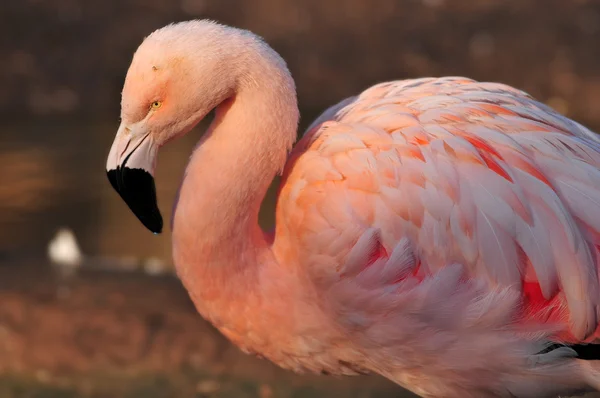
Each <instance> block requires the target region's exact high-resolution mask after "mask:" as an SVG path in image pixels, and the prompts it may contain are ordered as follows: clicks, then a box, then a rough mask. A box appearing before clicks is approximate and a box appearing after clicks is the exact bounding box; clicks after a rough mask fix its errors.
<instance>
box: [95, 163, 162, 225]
mask: <svg viewBox="0 0 600 398" xmlns="http://www.w3.org/2000/svg"><path fill="white" fill-rule="evenodd" d="M106 174H107V176H108V180H109V181H110V185H112V187H113V188H114V190H115V191H117V193H118V194H119V196H121V198H122V199H123V200H124V201H125V203H127V206H129V208H130V209H131V211H132V212H133V214H135V216H136V217H137V218H138V219H139V220H140V222H141V223H142V224H143V225H144V226H145V227H146V228H148V229H149V230H150V232H152V233H154V234H160V233H161V232H162V228H163V219H162V215H161V214H160V210H159V209H158V204H157V201H156V188H155V186H154V178H153V177H152V175H151V174H150V173H148V172H147V171H146V170H143V169H130V168H128V167H117V168H116V169H111V170H108V171H107V172H106Z"/></svg>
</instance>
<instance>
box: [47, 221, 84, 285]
mask: <svg viewBox="0 0 600 398" xmlns="http://www.w3.org/2000/svg"><path fill="white" fill-rule="evenodd" d="M48 258H49V259H50V261H51V262H52V264H53V266H54V268H55V269H57V270H58V272H59V274H60V276H61V277H63V278H69V277H72V276H73V275H75V273H76V272H77V269H79V267H81V263H82V262H83V255H82V254H81V250H80V249H79V245H78V243H77V238H75V234H74V233H73V231H72V230H71V229H69V228H64V227H63V228H60V229H59V230H58V232H57V233H56V235H54V238H53V239H52V240H51V241H50V243H49V244H48Z"/></svg>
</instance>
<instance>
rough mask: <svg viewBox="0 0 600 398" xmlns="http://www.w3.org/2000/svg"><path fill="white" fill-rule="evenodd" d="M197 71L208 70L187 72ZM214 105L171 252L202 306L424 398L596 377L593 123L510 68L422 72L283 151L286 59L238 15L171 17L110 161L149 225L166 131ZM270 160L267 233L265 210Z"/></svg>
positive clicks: (559, 390) (298, 367) (521, 389)
mask: <svg viewBox="0 0 600 398" xmlns="http://www.w3.org/2000/svg"><path fill="white" fill-rule="evenodd" d="M190 43H193V44H194V46H198V48H197V49H196V47H191V44H190ZM206 54H210V55H212V56H206ZM228 54H235V57H233V55H232V56H231V57H230V56H229V55H228ZM163 69H164V70H165V72H164V73H165V74H162V73H163V72H162V70H163ZM189 76H216V78H215V79H214V80H210V82H209V81H208V80H202V79H201V78H198V80H197V81H194V84H197V85H198V86H199V87H198V88H197V90H196V91H193V90H191V89H190V87H191V85H192V82H191V81H190V80H189ZM170 93H181V95H178V96H176V97H170ZM169 100H170V101H171V102H169ZM163 101H164V103H163ZM178 101H179V102H178ZM196 103H198V104H199V105H194V104H196ZM157 104H158V105H157ZM213 107H216V108H217V111H216V116H215V121H214V122H213V124H212V125H211V127H210V128H209V131H208V132H207V133H206V135H205V137H204V138H203V139H202V140H201V142H200V144H199V146H198V147H197V149H196V150H195V151H194V154H193V155H192V158H191V159H190V163H189V165H188V168H187V171H186V175H185V177H184V180H183V182H182V186H181V189H180V192H179V196H178V202H177V204H176V210H175V214H174V218H173V255H174V259H175V263H176V265H177V271H178V274H179V276H180V277H181V279H182V281H183V283H184V285H185V287H186V289H187V290H188V291H189V293H190V296H191V298H192V300H193V301H194V303H195V305H196V307H197V309H198V311H199V312H200V313H201V314H202V315H203V316H204V317H205V318H206V319H208V320H209V321H210V322H212V323H213V324H214V325H215V326H216V327H217V328H218V329H219V330H220V331H221V332H223V333H224V334H225V335H226V336H227V337H228V338H229V339H231V340H232V341H233V342H234V343H236V344H237V345H238V346H240V348H242V349H243V350H244V351H246V352H253V353H256V354H259V355H261V356H264V357H267V358H268V359H270V360H271V361H273V362H275V363H277V364H279V365H280V366H282V367H285V368H288V369H293V370H295V371H304V370H309V371H314V372H322V373H328V374H345V375H353V374H359V373H368V372H376V373H379V374H381V375H383V376H385V377H387V378H389V379H391V380H393V381H395V382H397V383H398V384H400V385H402V386H404V387H406V388H409V389H410V390H412V391H414V392H415V393H417V394H419V395H421V396H423V397H449V398H453V397H490V398H491V397H520V398H534V397H555V396H558V395H559V394H574V393H584V392H586V391H592V390H595V389H600V365H598V360H599V359H600V355H598V351H597V349H596V348H595V347H596V346H595V345H594V344H593V343H597V342H598V341H599V340H600V329H599V325H600V322H599V317H600V310H599V308H600V303H599V301H600V293H599V286H598V285H599V278H598V261H600V260H599V251H598V248H599V246H598V245H600V234H599V231H600V140H599V139H598V138H597V137H596V136H595V135H594V134H593V133H592V132H591V131H589V130H588V129H586V128H585V127H583V126H582V125H580V124H578V123H576V122H574V121H572V120H570V119H568V118H566V117H564V116H561V115H559V114H558V113H556V112H555V111H554V110H552V109H551V108H549V107H547V106H545V105H543V104H541V103H539V102H537V101H535V100H534V99H533V98H532V97H530V96H529V95H527V94H526V93H524V92H522V91H519V90H516V89H514V88H512V87H509V86H506V85H502V84H496V83H480V82H476V81H474V80H471V79H467V78H461V77H446V78H426V79H416V80H404V81H394V82H387V83H382V84H378V85H376V86H373V87H371V88H369V89H367V90H366V91H364V92H362V93H361V94H359V95H358V96H356V97H351V98H349V99H347V100H344V101H342V102H341V103H339V104H338V105H336V106H334V107H332V108H330V109H329V110H327V111H326V112H325V113H324V114H323V115H322V116H321V117H320V118H318V119H317V120H316V121H315V122H314V123H313V124H312V125H311V127H310V128H309V131H307V133H306V134H305V135H304V136H303V138H302V139H301V141H300V142H299V143H298V144H297V145H296V146H295V147H294V149H293V151H292V152H291V154H290V155H289V157H288V156H287V153H288V150H289V149H290V147H291V144H292V142H293V140H294V138H295V129H296V124H297V117H298V114H297V104H296V98H295V92H294V86H293V80H292V79H291V76H290V75H289V72H288V71H287V68H286V67H285V63H284V62H283V60H281V58H280V57H279V56H278V55H277V54H276V53H275V52H274V51H273V50H272V49H270V48H269V47H268V46H267V45H266V44H264V42H262V41H260V40H258V39H257V38H256V37H255V36H254V35H252V34H250V33H249V32H245V31H239V30H237V29H233V28H229V27H223V26H221V25H216V24H213V23H209V22H206V21H194V22H188V23H182V24H177V25H173V26H170V27H167V28H164V29H162V30H159V31H157V32H155V33H153V34H152V35H151V36H150V37H149V38H148V39H146V41H145V42H144V43H143V44H142V46H140V49H138V52H137V53H136V55H135V56H134V60H133V62H132V66H131V68H130V71H129V73H128V77H127V79H126V83H125V89H124V93H123V124H122V126H121V128H120V130H119V133H118V134H117V138H116V140H115V144H114V145H113V149H112V150H111V154H110V155H109V161H108V163H107V169H108V172H109V177H110V178H111V182H112V183H113V186H114V187H115V188H116V189H117V190H118V191H119V193H120V194H121V196H122V197H123V199H124V200H125V201H126V202H127V203H128V204H129V206H130V207H131V208H132V210H133V211H134V213H136V215H138V217H139V218H140V220H142V222H144V224H145V225H147V226H148V227H149V228H150V229H151V230H155V231H160V228H161V227H162V219H161V218H160V215H159V213H157V208H156V204H155V199H154V196H153V195H154V186H153V185H151V186H150V185H148V182H149V181H150V180H149V179H148V176H147V175H148V174H149V175H151V174H152V173H153V171H154V163H155V160H154V157H155V154H156V151H157V148H158V147H160V146H161V145H163V144H164V143H165V142H167V141H168V140H170V139H171V138H173V137H176V136H178V135H180V134H182V133H185V132H187V131H188V130H189V129H190V128H191V127H193V125H194V124H195V123H197V121H198V120H200V119H202V117H204V115H206V113H207V112H208V111H209V110H210V109H212V108H213ZM132 109H133V110H135V112H132V111H131V110H132ZM144 109H147V110H144ZM257 115H262V118H259V117H258V116H257ZM132 148H133V149H132ZM137 148H141V149H137ZM131 159H133V160H131ZM282 169H283V179H282V184H281V187H280V192H279V197H278V201H277V209H276V229H275V231H274V233H273V234H267V233H264V232H263V231H262V230H260V228H259V227H258V225H257V222H256V221H257V217H258V209H259V207H260V202H261V201H262V199H263V197H264V194H265V192H266V189H267V187H268V185H269V183H270V181H271V179H272V177H273V176H274V175H275V173H277V172H278V171H280V170H282ZM133 170H136V171H133ZM140 181H142V182H140ZM140 184H142V185H140ZM131 187H142V188H143V189H141V188H140V190H138V188H136V190H133V189H132V188H131ZM139 192H148V197H150V199H151V200H150V202H144V201H143V199H142V198H141V197H140V194H139ZM159 221H160V222H159ZM588 343H589V345H587V344H588Z"/></svg>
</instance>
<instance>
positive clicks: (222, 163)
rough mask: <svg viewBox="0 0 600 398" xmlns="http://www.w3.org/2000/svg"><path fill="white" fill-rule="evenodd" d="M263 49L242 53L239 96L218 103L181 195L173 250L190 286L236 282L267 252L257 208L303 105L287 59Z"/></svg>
mask: <svg viewBox="0 0 600 398" xmlns="http://www.w3.org/2000/svg"><path fill="white" fill-rule="evenodd" d="M259 47H260V51H256V52H250V51H249V52H247V53H246V54H244V56H245V57H246V58H247V59H246V60H245V61H244V62H240V64H241V65H244V67H243V68H239V69H240V70H239V71H238V72H239V76H237V78H236V81H237V82H238V83H237V88H236V89H235V91H234V95H233V96H231V97H230V98H228V99H227V100H225V101H224V102H222V103H221V104H220V105H219V106H218V107H217V110H216V116H215V119H214V121H213V123H212V124H211V126H210V128H209V130H208V131H207V133H206V134H205V136H204V137H203V138H202V139H201V141H200V143H199V145H198V146H197V147H196V149H195V151H194V153H193V155H192V157H191V159H190V162H189V164H188V167H187V170H186V173H185V177H184V179H183V182H182V186H181V189H180V192H179V199H178V203H177V204H176V209H175V210H174V212H175V213H174V215H173V255H174V259H175V264H176V266H177V270H178V273H179V275H180V277H181V279H182V280H183V282H184V284H186V287H188V290H190V291H200V293H208V292H207V290H208V287H207V286H208V285H211V286H218V285H220V283H218V282H220V281H219V280H217V279H221V278H224V279H227V281H225V280H222V282H223V283H225V282H227V284H231V282H232V280H231V279H232V278H233V277H235V275H236V271H241V270H242V269H243V270H244V271H243V272H242V273H243V274H247V273H248V272H250V269H249V268H252V267H253V266H255V265H257V264H260V263H261V262H262V261H263V260H264V258H261V257H264V255H265V253H263V252H265V251H268V250H266V249H268V245H267V242H266V240H265V237H264V234H263V233H262V230H261V229H260V227H259V225H258V212H259V209H260V205H261V202H262V200H263V198H264V196H265V194H266V191H267V189H268V187H269V185H270V183H271V181H272V180H273V178H274V176H275V175H276V173H278V172H279V171H280V170H281V169H282V168H283V166H284V164H285V161H286V158H287V154H288V151H289V150H290V149H291V146H292V144H293V142H294V141H295V139H296V131H297V124H298V108H297V102H296V93H295V87H294V83H293V80H292V77H291V75H290V74H289V72H288V70H287V68H286V67H285V64H284V63H283V61H282V60H281V58H280V57H279V56H278V55H277V54H276V53H275V52H274V51H273V50H271V49H270V48H268V47H266V45H261V46H259ZM238 61H239V60H238ZM270 257H271V256H270ZM238 273H239V272H238ZM246 277H247V275H246ZM233 283H235V282H233ZM200 284H202V286H201V285H200ZM220 288H223V287H222V286H221V287H220Z"/></svg>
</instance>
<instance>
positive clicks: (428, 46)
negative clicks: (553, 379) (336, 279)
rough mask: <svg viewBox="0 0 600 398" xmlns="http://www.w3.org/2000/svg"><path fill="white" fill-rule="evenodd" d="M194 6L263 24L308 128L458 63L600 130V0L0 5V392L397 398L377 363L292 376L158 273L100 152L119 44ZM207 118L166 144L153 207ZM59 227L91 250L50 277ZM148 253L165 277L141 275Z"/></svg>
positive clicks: (455, 70) (117, 78)
mask: <svg viewBox="0 0 600 398" xmlns="http://www.w3.org/2000/svg"><path fill="white" fill-rule="evenodd" d="M190 18H211V19H216V20H218V21H220V22H223V23H226V24H231V25H236V26H238V27H243V28H247V29H250V30H252V31H254V32H255V33H258V34H260V35H262V36H263V37H265V39H266V40H267V41H268V42H269V43H270V44H271V45H272V46H273V47H274V48H275V49H276V50H278V51H279V52H280V53H281V54H282V55H283V56H284V58H285V59H286V60H287V61H288V64H289V66H290V69H291V70H292V73H293V75H294V77H295V78H296V81H297V86H298V94H299V99H300V106H301V110H302V112H303V119H302V123H303V126H306V125H307V124H308V123H309V122H310V120H311V118H313V117H314V116H315V115H316V113H318V112H319V111H321V110H323V109H324V108H325V107H327V106H328V105H330V104H332V103H335V102H337V101H339V100H340V99H342V98H344V97H347V96H349V95H353V94H355V93H356V92H358V91H359V90H362V89H364V88H366V87H368V86H369V85H372V84H374V83H377V82H380V81H383V80H391V79H404V78H410V77H422V76H435V75H438V76H439V75H464V76H468V77H473V78H476V79H480V80H493V81H500V82H503V83H508V84H511V85H514V86H516V87H518V88H520V89H524V90H526V91H528V92H529V93H531V94H533V95H534V96H536V97H538V99H540V100H542V101H543V102H546V103H548V104H550V105H551V106H554V107H555V108H556V109H558V110H559V111H560V112H562V113H564V114H566V115H568V116H570V117H572V118H574V119H576V120H578V121H580V122H582V123H584V124H587V125H588V126H589V127H591V128H594V129H596V130H600V45H598V43H599V42H600V1H596V0H594V1H592V0H562V1H559V0H514V1H511V0H504V1H501V0H477V1H474V0H395V1H394V0H302V1H296V0H246V1H244V0H130V1H120V0H103V1H92V0H88V1H84V0H3V2H2V5H0V33H1V35H0V37H1V39H0V60H2V63H1V64H0V166H1V167H0V226H1V227H2V228H0V397H2V398H5V397H10V398H13V397H55V398H66V397H263V398H269V397H297V398H301V397H313V396H339V397H391V396H398V394H401V390H399V389H397V388H395V387H394V386H392V385H391V384H390V383H387V382H385V381H382V380H381V379H380V378H358V379H356V378H351V379H339V380H338V379H333V378H323V377H312V376H295V375H291V374H290V373H288V372H284V371H280V370H278V369H276V368H275V367H273V366H271V365H270V364H268V363H266V362H265V361H259V360H255V359H253V358H249V357H247V356H244V355H241V354H239V352H238V351H237V350H236V349H235V348H233V347H231V346H230V345H229V344H228V343H227V342H226V341H225V340H224V339H223V338H222V337H221V336H220V335H219V334H218V333H216V332H215V331H214V330H213V329H212V328H211V327H209V326H208V325H207V324H206V323H205V322H204V321H203V320H202V319H201V318H200V317H199V316H198V315H197V314H196V313H195V312H194V310H193V308H192V306H191V305H190V303H189V301H188V299H187V296H186V294H185V292H184V291H183V289H182V288H181V286H180V285H179V283H178V282H177V280H176V279H175V278H174V277H173V276H172V275H169V274H168V270H169V264H170V242H169V235H168V233H166V234H163V236H160V237H153V236H151V235H150V234H148V233H147V231H145V230H144V229H143V228H142V227H141V226H140V225H139V223H138V222H137V220H136V219H135V218H134V217H133V216H132V215H131V214H130V213H129V211H128V210H127V208H126V207H125V205H124V204H123V203H122V202H121V201H120V200H119V199H118V198H117V196H116V194H115V193H114V192H112V191H111V190H110V187H109V186H108V183H107V181H106V178H105V176H104V161H105V157H106V154H107V151H108V147H109V145H110V143H111V141H112V137H113V135H114V132H115V129H116V127H117V119H118V114H119V101H120V98H119V97H120V90H121V85H122V83H123V77H124V75H125V72H126V70H127V66H128V64H129V61H130V59H131V55H132V53H133V51H134V50H135V48H136V47H137V45H138V44H139V43H140V41H141V40H142V38H143V37H144V36H146V35H147V34H149V33H150V32H151V31H152V30H154V29H156V28H159V27H161V26H163V25H165V24H167V23H169V22H173V21H179V20H185V19H190ZM203 127H204V125H203V126H200V127H199V128H198V129H197V131H196V132H195V133H193V134H190V135H189V136H187V137H186V138H185V139H183V140H181V141H179V142H176V143H174V144H173V145H171V146H169V147H168V148H165V150H164V152H163V153H161V158H160V164H159V169H158V175H157V186H158V194H159V201H160V203H161V208H162V209H163V213H164V215H165V218H168V217H169V215H170V214H169V210H170V208H171V204H172V199H173V196H174V193H175V191H176V189H177V186H178V184H179V180H180V176H181V172H182V169H183V167H184V165H185V162H186V159H187V158H188V156H189V153H190V150H191V148H192V146H193V145H194V143H195V141H197V139H198V137H199V135H200V134H201V130H202V129H203ZM272 204H273V196H272V195H271V196H270V197H269V198H268V199H267V201H266V203H265V206H264V212H263V218H262V220H261V221H262V222H263V224H270V223H271V222H272ZM61 226H67V227H69V228H71V229H72V230H73V231H74V232H75V234H76V236H77V238H78V240H79V242H80V244H81V247H82V250H83V252H84V254H85V255H86V256H88V260H87V262H86V263H85V264H84V267H83V269H82V270H81V271H79V272H78V273H77V275H76V276H75V277H72V278H69V279H67V280H62V281H61V280H60V278H59V274H58V273H57V272H56V270H55V269H54V268H52V267H51V266H50V264H49V262H48V260H47V259H46V245H47V243H48V241H49V240H50V239H51V238H52V236H53V234H54V233H55V232H56V230H57V228H59V227H61ZM148 257H155V261H162V262H163V263H165V267H166V269H167V274H166V275H163V276H158V277H157V276H149V275H147V274H146V273H144V272H143V265H144V262H145V261H147V259H148ZM124 265H129V268H127V269H125V268H124ZM131 268H132V269H134V270H133V271H131V270H130V269H131Z"/></svg>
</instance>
